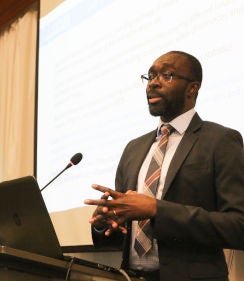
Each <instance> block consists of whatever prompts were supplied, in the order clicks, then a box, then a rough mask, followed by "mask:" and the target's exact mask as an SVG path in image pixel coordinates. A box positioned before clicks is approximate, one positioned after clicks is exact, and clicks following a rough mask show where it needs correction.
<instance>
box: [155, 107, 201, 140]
mask: <svg viewBox="0 0 244 281" xmlns="http://www.w3.org/2000/svg"><path fill="white" fill-rule="evenodd" d="M195 113H196V111H195V109H194V108H192V109H190V110H188V111H186V112H184V113H183V114H181V115H179V116H177V117H176V118H175V119H173V120H171V121H170V122H169V123H163V122H162V120H161V119H160V120H159V125H158V130H157V138H158V137H159V136H160V135H161V130H160V128H161V126H162V125H163V124H164V125H166V124H170V125H171V126H172V127H174V128H175V130H176V131H177V132H178V133H179V134H180V135H182V134H184V133H185V131H186V129H187V128H188V126H189V124H190V122H191V120H192V118H193V116H194V114H195Z"/></svg>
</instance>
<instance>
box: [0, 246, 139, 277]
mask: <svg viewBox="0 0 244 281" xmlns="http://www.w3.org/2000/svg"><path fill="white" fill-rule="evenodd" d="M82 263H84V264H82ZM0 280H1V281H63V280H71V281H81V280H82V281H111V280H113V281H117V280H118V281H125V280H132V281H136V280H138V279H137V278H130V279H128V278H126V276H125V275H123V274H122V273H121V272H120V271H119V270H116V269H113V268H110V267H103V266H102V265H101V269H99V266H98V268H95V267H93V266H92V264H91V265H90V264H89V262H87V264H86V261H83V260H78V259H76V258H69V260H61V259H55V258H50V257H46V256H42V255H39V254H35V253H30V252H27V251H23V250H18V249H14V248H11V247H7V246H4V245H2V246H0Z"/></svg>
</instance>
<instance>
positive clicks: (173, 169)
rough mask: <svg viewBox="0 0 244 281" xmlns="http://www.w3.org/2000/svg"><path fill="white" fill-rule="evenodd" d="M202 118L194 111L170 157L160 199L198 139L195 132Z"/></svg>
mask: <svg viewBox="0 0 244 281" xmlns="http://www.w3.org/2000/svg"><path fill="white" fill-rule="evenodd" d="M201 123H202V120H201V119H200V117H199V116H198V114H197V113H196V114H195V115H194V117H193V119H192V121H191V123H190V125H189V127H188V129H187V130H186V132H185V134H184V136H183V138H182V140H181V142H180V144H179V146H178V147H177V149H176V152H175V154H174V156H173V158H172V161H171V163H170V166H169V169H168V173H167V176H166V179H165V185H164V189H163V194H162V199H163V198H164V196H165V194H166V192H167V191H168V189H169V188H170V185H171V183H172V181H173V180H174V177H175V175H176V174H177V172H178V170H179V169H180V167H181V166H182V164H183V162H184V160H185V158H186V157H187V155H188V154H189V152H190V151H191V148H192V146H193V145H194V143H195V142H196V140H197V139H198V135H197V134H196V133H195V132H196V131H197V130H198V129H199V128H200V127H201Z"/></svg>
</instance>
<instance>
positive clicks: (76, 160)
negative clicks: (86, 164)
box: [41, 152, 83, 191]
mask: <svg viewBox="0 0 244 281" xmlns="http://www.w3.org/2000/svg"><path fill="white" fill-rule="evenodd" d="M82 157H83V156H82V154H81V153H80V152H78V153H76V154H75V155H73V156H72V157H71V159H70V161H69V164H68V165H67V166H66V167H65V168H64V169H63V170H62V171H61V172H60V173H59V174H57V176H56V177H54V178H53V179H52V180H51V181H50V182H48V183H47V184H46V185H45V186H44V187H43V188H42V189H41V191H43V189H45V188H46V187H47V186H48V185H49V184H50V183H51V182H53V181H54V180H55V179H56V178H57V177H58V176H60V175H61V174H62V173H63V172H64V171H65V170H67V169H68V168H70V167H71V166H74V165H77V164H78V163H80V161H81V159H82Z"/></svg>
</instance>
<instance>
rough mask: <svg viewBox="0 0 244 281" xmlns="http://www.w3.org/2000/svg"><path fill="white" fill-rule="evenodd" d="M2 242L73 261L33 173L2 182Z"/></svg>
mask: <svg viewBox="0 0 244 281" xmlns="http://www.w3.org/2000/svg"><path fill="white" fill-rule="evenodd" d="M0 245H2V246H6V247H11V248H14V249H18V250H24V251H28V252H31V253H36V254H40V255H43V256H47V257H51V258H58V259H64V260H69V257H67V256H64V255H63V252H62V248H61V246H60V244H59V241H58V238H57V235H56V232H55V229H54V227H53V224H52V221H51V218H50V216H49V213H48V210H47V208H46V205H45V202H44V200H43V197H42V194H41V191H40V188H39V186H38V183H37V181H36V179H35V178H34V177H32V176H27V177H22V178H18V179H14V180H10V181H4V182H1V183H0ZM70 259H71V258H70ZM75 262H76V263H78V264H82V265H87V266H90V267H94V268H97V269H101V270H105V271H110V272H117V269H115V268H112V267H110V266H107V265H103V264H100V263H96V262H91V261H87V260H83V259H78V258H75Z"/></svg>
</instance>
